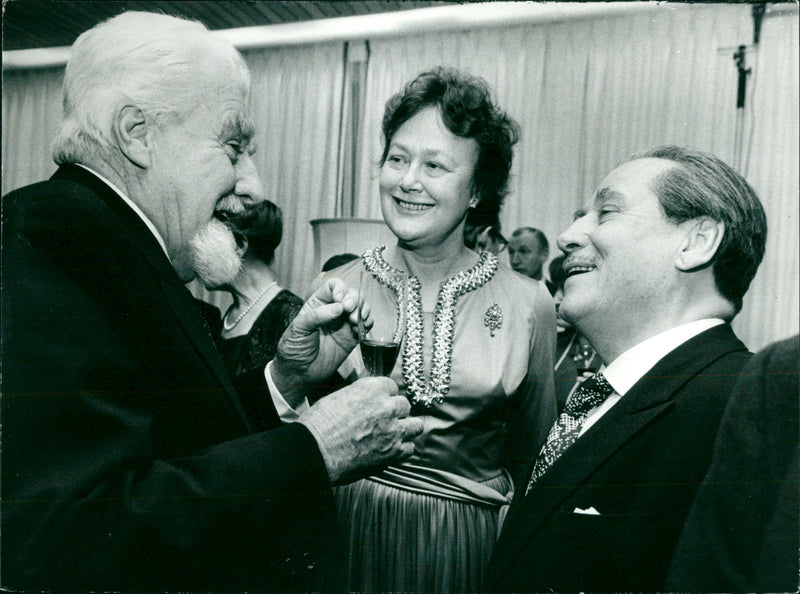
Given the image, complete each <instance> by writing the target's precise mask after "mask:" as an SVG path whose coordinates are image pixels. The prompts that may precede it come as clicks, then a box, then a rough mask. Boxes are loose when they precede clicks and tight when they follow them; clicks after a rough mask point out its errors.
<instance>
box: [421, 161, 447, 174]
mask: <svg viewBox="0 0 800 594" xmlns="http://www.w3.org/2000/svg"><path fill="white" fill-rule="evenodd" d="M425 167H426V168H427V169H428V171H429V172H430V173H431V175H441V174H442V173H444V172H445V171H446V169H445V168H444V166H443V165H442V164H441V163H436V162H435V161H428V162H427V163H425Z"/></svg>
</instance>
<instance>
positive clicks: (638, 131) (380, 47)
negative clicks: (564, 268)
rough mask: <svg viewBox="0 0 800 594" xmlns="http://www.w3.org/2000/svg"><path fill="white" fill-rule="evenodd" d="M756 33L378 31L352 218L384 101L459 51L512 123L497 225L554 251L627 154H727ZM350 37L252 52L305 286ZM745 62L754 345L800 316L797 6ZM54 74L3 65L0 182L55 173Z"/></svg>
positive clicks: (7, 186) (694, 23)
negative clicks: (762, 243) (537, 236)
mask: <svg viewBox="0 0 800 594" xmlns="http://www.w3.org/2000/svg"><path fill="white" fill-rule="evenodd" d="M752 41H753V35H752V17H751V8H750V5H748V4H744V5H725V4H708V5H707V4H694V5H693V4H668V5H664V6H662V7H660V8H659V10H654V11H650V12H646V13H637V14H634V15H633V16H631V15H628V16H614V17H606V18H595V19H591V20H583V21H570V22H564V23H547V24H541V25H525V26H519V27H507V28H488V29H476V30H472V31H464V32H459V33H441V34H425V35H419V36H407V37H403V38H396V39H376V40H370V43H369V45H370V58H369V61H368V63H367V75H366V79H367V81H366V91H365V100H364V104H363V105H362V106H360V110H359V111H358V113H360V114H362V117H363V120H362V121H361V124H360V130H361V138H360V142H358V143H357V145H358V146H357V162H356V168H355V180H356V183H355V187H356V191H355V195H354V197H353V205H352V212H353V216H355V217H362V218H379V217H380V205H379V201H378V192H377V178H376V173H377V159H378V158H379V156H380V153H381V141H382V140H381V138H380V121H381V116H382V113H383V106H384V103H385V102H386V100H387V99H388V98H389V97H390V96H391V95H392V94H393V93H395V92H397V91H398V90H400V89H401V87H402V85H403V84H404V83H405V82H406V81H408V80H410V79H411V78H413V77H414V76H415V75H416V74H418V73H419V72H420V71H421V70H423V69H425V68H428V67H431V66H436V65H450V66H455V67H458V68H462V69H465V70H468V71H470V72H472V73H473V74H476V75H479V76H482V77H484V78H485V79H486V80H487V81H488V82H489V84H490V85H492V87H493V88H494V89H495V91H496V94H497V98H498V102H499V104H500V105H501V106H502V107H503V108H504V109H506V111H508V112H509V114H510V115H512V116H513V117H514V118H515V119H516V120H517V121H518V122H519V123H520V126H521V129H522V139H521V141H520V143H519V144H518V145H517V148H516V151H515V161H514V167H513V170H512V174H513V177H512V181H511V186H510V189H511V192H510V195H509V197H508V199H507V201H506V205H505V207H504V209H503V212H502V216H501V220H502V223H503V229H504V231H505V232H506V233H507V234H508V233H510V232H511V231H512V230H513V229H514V228H516V227H518V226H522V225H532V226H536V227H539V228H541V229H542V230H543V231H544V232H545V233H546V234H547V236H548V238H549V239H550V243H551V257H553V256H554V255H556V253H557V248H556V245H555V243H556V238H557V236H558V233H559V232H560V231H561V230H563V229H564V228H565V227H566V226H567V225H568V224H569V222H570V221H571V218H572V213H573V211H574V210H575V209H576V208H578V206H579V205H580V204H581V203H582V202H583V201H584V200H586V199H587V198H588V197H589V196H590V195H591V193H592V192H593V190H594V188H595V187H596V186H597V184H598V183H599V182H600V181H601V179H602V178H603V177H604V175H605V174H606V173H607V172H609V171H610V170H611V169H612V168H613V167H614V165H615V164H616V163H617V162H619V161H620V160H621V159H623V158H624V157H625V156H626V155H628V154H629V153H631V152H633V151H636V150H640V149H643V148H647V147H650V146H652V145H655V144H663V143H676V144H684V145H690V146H693V147H696V148H699V149H702V150H708V151H711V152H713V153H715V154H717V155H719V156H720V157H722V158H723V159H725V160H727V161H728V162H730V163H733V158H734V137H735V126H736V117H737V114H736V105H735V99H736V83H737V72H736V67H735V64H734V60H733V52H734V51H735V48H736V47H737V46H738V45H740V44H745V45H747V44H751V43H752ZM343 47H344V44H342V43H327V44H315V45H309V46H301V47H291V48H278V49H274V48H273V49H265V50H252V51H247V52H245V58H246V60H247V61H248V63H249V65H250V67H251V69H252V72H253V93H252V98H251V105H252V111H253V118H254V120H255V123H256V127H257V131H258V138H257V140H258V142H259V145H260V146H259V149H258V152H257V153H256V155H255V160H256V164H257V166H258V167H259V171H260V173H261V176H262V179H263V181H264V186H265V193H266V196H267V198H269V199H270V200H272V201H274V202H275V203H277V204H278V205H279V206H280V207H281V208H282V209H283V212H284V238H283V242H282V244H281V246H280V247H279V248H278V251H277V253H276V263H275V269H276V272H277V274H278V276H279V278H280V280H281V283H282V284H283V285H284V286H286V287H287V288H289V289H291V290H292V291H294V292H295V293H297V294H299V295H304V294H305V291H306V288H307V286H308V283H309V282H310V280H311V279H312V278H313V277H314V275H315V274H316V273H317V271H316V270H314V269H313V242H312V234H311V226H310V225H309V221H310V220H313V219H315V218H327V217H333V216H336V215H337V214H338V213H339V212H340V210H341V200H342V196H340V195H339V194H340V193H341V188H342V185H343V184H342V179H343V176H346V175H349V172H342V171H340V168H341V163H344V162H346V160H345V159H340V155H339V152H340V147H341V146H347V143H342V142H341V141H342V132H341V130H342V124H343V119H342V111H343V109H342V107H343V103H342V95H343V85H344V82H343V81H344V79H345V69H344V68H345V67H344V49H343ZM747 66H748V67H750V68H752V74H751V76H750V77H749V80H748V103H747V107H746V108H745V110H744V114H743V118H744V122H745V134H744V137H745V146H744V150H743V154H744V162H743V163H742V167H741V169H742V171H743V173H745V174H746V176H747V178H748V180H750V181H751V183H752V184H753V186H754V187H755V188H756V190H757V191H758V193H759V195H760V196H761V198H762V201H763V203H764V206H765V209H766V210H767V216H768V220H769V224H770V233H769V240H768V246H767V255H766V258H765V261H764V264H762V267H761V269H760V271H759V274H758V276H757V277H756V279H755V281H754V282H753V285H752V287H751V289H750V292H749V293H748V295H747V297H746V298H745V308H744V310H743V312H742V314H741V315H740V316H739V317H738V318H737V320H736V322H735V324H734V325H735V326H736V328H737V331H738V332H739V333H740V335H741V337H742V338H743V340H745V342H746V343H747V344H748V346H750V348H751V349H758V348H761V347H762V346H764V345H765V344H767V343H768V342H771V341H773V340H776V339H779V338H782V337H785V336H788V335H790V334H794V333H797V332H798V329H799V328H800V286H799V285H800V269H799V268H800V266H799V262H798V260H799V259H800V257H799V256H798V244H800V230H799V229H798V210H799V209H800V206H799V205H798V203H799V202H800V200H799V199H798V196H799V195H800V181H799V180H798V176H799V174H798V162H800V151H799V150H798V132H799V130H798V96H799V91H798V72H800V69H799V68H798V13H797V7H794V10H793V11H790V12H788V13H786V12H784V13H781V14H777V15H770V14H769V12H768V14H767V17H766V18H765V19H764V24H763V29H762V32H761V42H760V46H759V48H758V49H757V51H756V50H748V62H747ZM61 76H62V71H61V69H53V70H32V71H20V72H4V73H3V128H2V159H3V162H2V184H3V193H5V192H7V191H9V190H11V189H13V188H16V187H20V186H22V185H25V184H27V183H30V182H33V181H37V180H40V179H43V178H45V177H47V176H49V175H50V174H51V173H52V172H53V171H54V170H55V166H54V165H53V163H52V161H51V160H50V142H51V139H52V134H53V130H54V127H55V125H56V123H57V122H58V120H59V118H60V113H61V107H60V82H61ZM344 121H345V122H346V121H347V120H346V119H345V120H344ZM337 208H338V209H339V210H337ZM198 294H200V292H198ZM205 297H206V298H208V296H207V295H205ZM211 300H212V301H215V302H217V303H218V304H220V301H219V299H217V298H211Z"/></svg>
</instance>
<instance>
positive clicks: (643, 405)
mask: <svg viewBox="0 0 800 594" xmlns="http://www.w3.org/2000/svg"><path fill="white" fill-rule="evenodd" d="M736 350H746V348H745V346H744V345H743V344H742V343H741V342H740V341H739V339H738V338H736V336H735V335H734V334H733V331H732V330H731V328H730V326H729V325H728V324H723V325H720V326H715V327H714V328H711V329H709V330H706V331H705V332H702V333H701V334H699V335H697V336H695V337H693V338H692V339H690V340H689V341H687V342H686V343H684V344H683V345H681V346H679V347H678V348H677V349H675V350H674V351H672V352H671V353H669V354H668V355H667V356H666V357H664V358H663V359H662V360H661V361H659V362H658V363H657V364H656V365H655V366H654V367H653V368H652V369H651V370H650V371H648V372H647V374H646V375H645V376H644V377H642V379H640V380H639V381H638V382H636V384H635V385H634V386H633V387H632V388H631V389H630V390H629V391H628V393H627V394H625V396H624V397H623V398H622V399H621V400H620V401H619V402H618V403H617V404H615V405H614V406H613V407H612V408H611V409H610V410H609V411H608V412H607V413H606V414H605V415H604V416H603V417H602V418H601V419H600V420H599V421H598V422H597V423H596V424H595V425H593V426H592V427H591V428H590V429H589V430H587V431H586V433H585V434H584V435H582V436H581V437H580V438H579V439H578V440H577V441H576V442H575V443H574V444H573V445H572V447H570V448H569V449H568V450H567V451H566V452H564V454H562V456H561V457H560V458H559V459H558V460H557V461H556V462H555V463H554V464H553V466H552V467H551V468H550V469H549V470H548V471H547V473H545V474H544V476H542V477H541V478H540V479H539V481H538V482H537V484H536V487H535V488H534V489H533V491H532V492H531V493H530V495H528V496H527V497H526V496H525V494H524V492H525V488H524V487H522V488H520V489H518V490H517V491H518V492H517V494H516V496H515V500H514V503H513V504H512V506H511V510H510V512H509V514H508V517H507V518H506V521H505V524H504V528H503V531H502V534H501V536H500V540H499V541H498V543H497V546H496V547H495V551H494V554H493V556H492V559H493V562H492V564H491V566H490V571H489V575H487V585H488V586H491V583H492V582H491V581H490V580H492V579H493V578H495V577H496V576H501V575H503V574H505V573H506V571H507V570H508V568H509V567H511V566H512V565H513V563H514V561H515V559H516V555H517V554H518V553H519V551H520V550H521V549H522V548H523V547H524V545H525V543H526V542H527V541H528V540H529V538H530V537H531V535H533V534H534V532H535V531H536V530H537V529H538V528H539V526H540V525H541V524H542V523H543V522H544V521H545V520H546V519H548V518H549V517H550V516H551V515H552V514H553V513H555V512H556V510H557V509H558V507H559V506H560V505H561V504H562V502H563V501H564V500H565V499H566V498H567V497H569V496H570V495H571V494H572V493H574V492H575V490H577V489H578V488H580V487H581V486H582V485H583V484H584V483H585V482H586V480H587V479H588V478H589V477H590V476H591V475H592V474H593V473H594V472H595V471H596V470H597V468H598V467H600V466H601V465H602V464H604V463H605V462H606V460H608V459H609V458H610V457H612V456H613V455H614V453H615V452H616V451H617V450H619V449H620V448H621V447H622V446H623V445H624V444H625V443H626V442H627V441H628V440H629V439H630V438H631V437H633V436H634V435H635V434H636V433H638V432H639V431H641V430H642V429H643V428H644V427H646V426H647V425H648V424H649V423H651V422H652V421H653V420H654V419H656V418H657V417H658V416H659V415H661V414H663V413H664V412H665V411H667V410H668V409H669V408H670V407H671V406H672V399H673V397H674V396H675V394H676V393H677V392H678V391H679V390H680V389H681V388H682V387H683V385H684V384H685V383H686V382H687V381H688V380H690V379H691V378H692V377H694V376H695V375H697V374H698V373H699V372H700V371H701V370H702V369H703V368H704V367H706V366H708V365H709V364H711V363H712V362H713V361H716V360H717V359H719V358H720V357H722V356H724V355H726V354H728V353H730V352H732V351H736ZM537 453H538V452H537ZM526 486H527V485H526Z"/></svg>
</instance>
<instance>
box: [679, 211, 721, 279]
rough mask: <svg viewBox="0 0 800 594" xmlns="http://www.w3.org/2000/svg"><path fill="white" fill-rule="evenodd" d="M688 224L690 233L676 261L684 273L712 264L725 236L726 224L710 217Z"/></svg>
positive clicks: (694, 220)
mask: <svg viewBox="0 0 800 594" xmlns="http://www.w3.org/2000/svg"><path fill="white" fill-rule="evenodd" d="M687 223H688V233H687V234H686V237H685V239H684V240H683V243H682V244H681V249H680V251H679V252H678V255H677V257H676V259H675V266H676V267H677V268H678V269H679V270H682V271H683V272H691V271H692V270H696V269H698V268H702V267H704V266H707V265H708V264H710V263H711V261H712V260H713V259H714V256H715V255H716V253H717V250H718V249H719V246H720V244H721V243H722V237H723V236H724V235H725V223H722V222H720V221H715V220H713V219H711V218H709V217H700V218H697V219H693V220H691V221H687Z"/></svg>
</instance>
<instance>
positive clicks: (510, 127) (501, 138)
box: [381, 67, 519, 218]
mask: <svg viewBox="0 0 800 594" xmlns="http://www.w3.org/2000/svg"><path fill="white" fill-rule="evenodd" d="M491 94H492V93H491V89H490V88H489V85H488V83H487V82H486V81H485V80H483V79H482V78H479V77H476V76H471V75H469V74H465V73H463V72H460V71H459V70H456V69H455V68H446V67H439V68H434V69H432V70H427V71H425V72H423V73H421V74H420V75H418V76H417V77H416V78H415V79H414V80H412V81H411V82H409V83H407V84H406V86H405V88H404V89H403V91H402V92H400V93H397V94H396V95H394V96H393V97H391V98H390V99H389V100H388V101H387V102H386V110H385V112H384V115H383V137H384V147H383V155H382V156H381V165H383V164H384V162H385V161H386V156H387V154H388V153H389V145H390V144H391V142H392V137H393V136H394V134H395V133H396V132H397V130H399V129H400V127H401V126H402V125H403V124H404V123H405V122H407V121H408V120H409V119H411V117H413V116H414V115H416V114H417V113H419V112H420V111H422V110H423V109H425V108H426V107H430V106H437V107H438V108H439V112H440V114H441V116H442V121H443V122H444V125H445V126H446V127H447V129H448V130H450V132H452V133H453V134H455V135H456V136H460V137H462V138H472V139H474V140H475V142H477V144H478V161H477V163H476V164H475V171H474V172H473V174H472V193H473V195H474V196H475V197H477V198H478V200H479V202H478V206H477V207H476V208H475V212H476V214H480V215H481V216H482V217H486V218H493V217H497V216H498V215H499V213H500V207H501V206H502V204H503V199H504V198H505V195H506V192H507V186H508V178H509V174H510V172H511V161H512V159H513V151H512V147H513V146H514V144H515V143H516V142H517V140H519V126H518V125H517V123H516V122H515V121H514V120H513V119H512V118H510V117H509V116H508V115H507V114H506V113H505V112H504V111H502V110H501V109H500V108H498V107H497V106H496V105H495V104H494V103H493V102H492V96H491Z"/></svg>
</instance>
